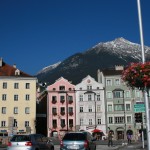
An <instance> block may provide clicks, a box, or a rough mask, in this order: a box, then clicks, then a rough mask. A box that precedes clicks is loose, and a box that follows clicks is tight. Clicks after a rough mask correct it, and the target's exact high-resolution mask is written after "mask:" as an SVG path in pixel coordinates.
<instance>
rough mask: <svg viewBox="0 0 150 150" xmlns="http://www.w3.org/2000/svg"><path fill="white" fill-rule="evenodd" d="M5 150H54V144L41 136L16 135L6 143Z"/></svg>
mask: <svg viewBox="0 0 150 150" xmlns="http://www.w3.org/2000/svg"><path fill="white" fill-rule="evenodd" d="M7 150H54V144H53V143H52V141H51V140H48V138H47V137H45V136H43V135H41V134H28V135H21V134H17V135H13V137H12V138H11V139H10V141H9V142H8V146H7Z"/></svg>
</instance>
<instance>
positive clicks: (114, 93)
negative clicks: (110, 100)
mask: <svg viewBox="0 0 150 150" xmlns="http://www.w3.org/2000/svg"><path fill="white" fill-rule="evenodd" d="M113 96H114V98H123V92H122V91H114V92H113Z"/></svg>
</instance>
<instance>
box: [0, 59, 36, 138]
mask: <svg viewBox="0 0 150 150" xmlns="http://www.w3.org/2000/svg"><path fill="white" fill-rule="evenodd" d="M36 82H37V79H36V78H35V77H32V76H30V75H28V74H26V73H24V72H22V71H20V70H19V69H17V68H16V65H14V66H10V65H8V64H6V63H5V62H3V59H2V58H1V59H0V109H1V111H0V134H1V136H3V135H5V136H11V135H13V134H16V133H35V132H36V131H35V120H36Z"/></svg>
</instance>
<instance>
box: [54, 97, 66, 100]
mask: <svg viewBox="0 0 150 150" xmlns="http://www.w3.org/2000/svg"><path fill="white" fill-rule="evenodd" d="M55 97H56V96H55ZM53 98H54V97H53ZM54 99H56V98H54ZM64 100H65V96H60V101H64Z"/></svg>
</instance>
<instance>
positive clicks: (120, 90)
mask: <svg viewBox="0 0 150 150" xmlns="http://www.w3.org/2000/svg"><path fill="white" fill-rule="evenodd" d="M115 92H118V93H116V94H118V95H116V97H117V98H122V99H123V111H124V141H125V140H126V111H125V99H124V90H123V89H120V88H118V89H115V90H113V93H115ZM120 92H121V93H122V96H120ZM114 95H115V94H114Z"/></svg>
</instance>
